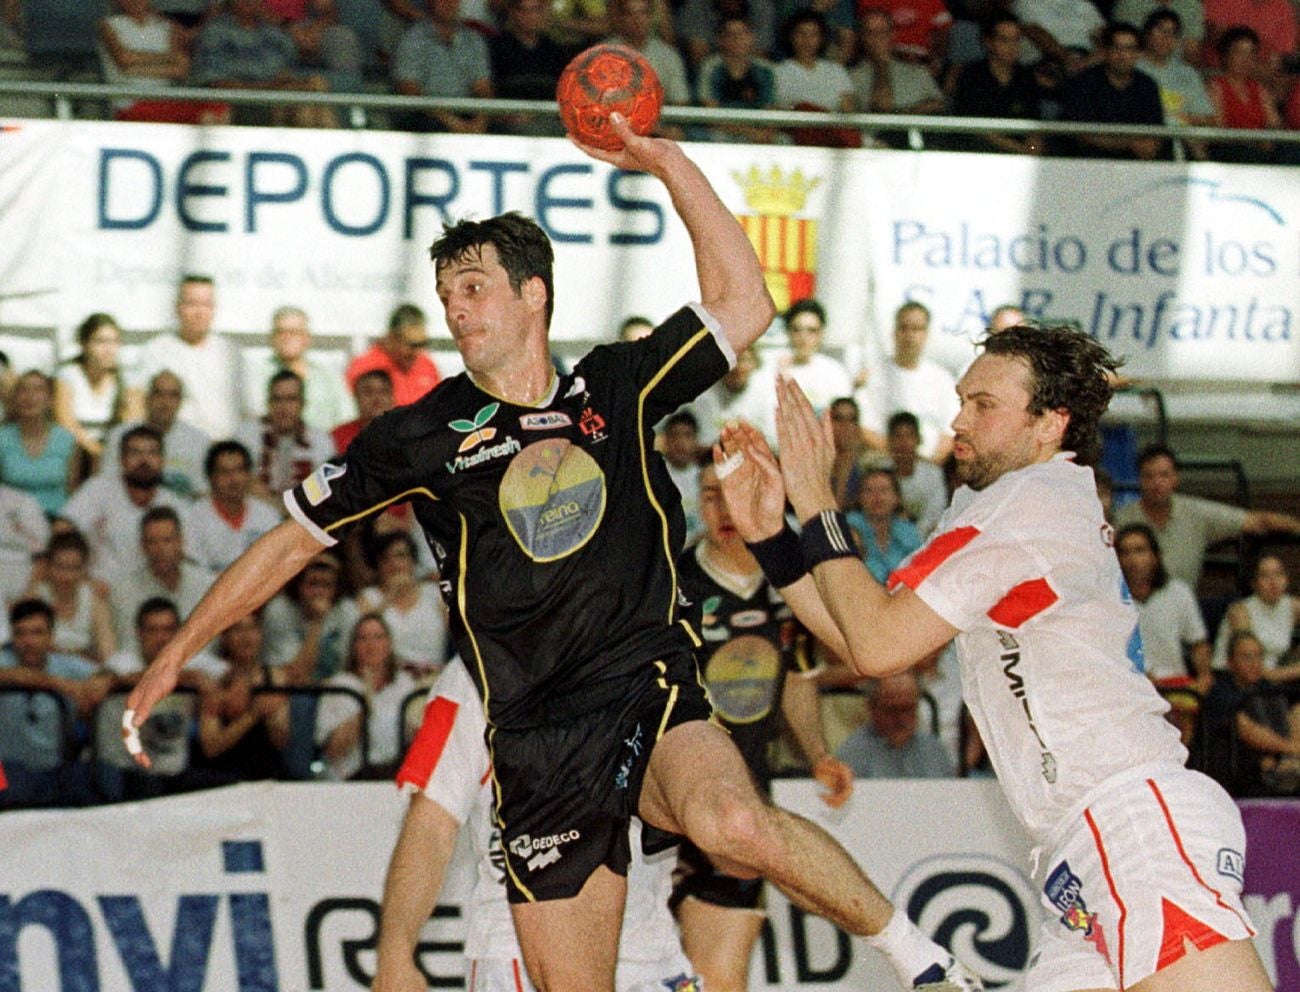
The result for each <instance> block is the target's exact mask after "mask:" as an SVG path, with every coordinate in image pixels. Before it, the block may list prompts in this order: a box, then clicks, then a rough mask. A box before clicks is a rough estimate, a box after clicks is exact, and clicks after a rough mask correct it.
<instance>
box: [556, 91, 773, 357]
mask: <svg viewBox="0 0 1300 992" xmlns="http://www.w3.org/2000/svg"><path fill="white" fill-rule="evenodd" d="M610 124H611V126H612V127H613V128H614V131H615V133H616V134H618V136H619V137H620V138H621V139H622V140H623V148H622V149H620V150H619V151H616V152H609V151H602V150H600V149H597V148H591V147H589V146H587V145H579V146H578V147H579V148H581V149H582V150H583V151H584V152H586V153H587V154H588V155H590V156H592V157H593V158H598V159H600V160H601V161H604V162H609V163H610V164H611V165H614V166H617V167H618V168H620V169H627V170H631V171H637V172H649V173H650V174H651V175H653V176H655V177H656V178H658V179H659V180H660V181H661V182H662V183H663V184H664V185H665V186H666V187H667V188H668V195H669V196H671V197H672V201H673V207H674V208H675V209H676V210H677V214H678V216H680V217H681V219H682V223H683V224H685V225H686V230H687V232H688V233H689V234H690V236H691V244H692V246H693V247H694V249H695V273H696V277H697V279H698V280H699V283H700V302H701V303H702V304H703V305H704V309H706V310H707V311H708V312H709V313H710V314H712V316H713V317H714V318H715V319H716V320H717V321H718V323H719V324H721V325H722V329H723V331H724V332H725V333H726V335H727V341H728V342H729V343H730V344H731V347H732V349H733V350H734V351H735V352H736V353H737V354H739V353H740V352H742V351H744V350H745V349H746V348H748V347H749V346H750V345H751V344H753V343H754V342H755V341H757V340H758V337H759V335H760V334H762V333H763V332H764V331H765V330H767V327H768V325H769V324H771V323H772V318H773V317H774V316H776V305H775V304H774V303H773V302H772V296H771V294H770V293H768V291H767V284H766V283H765V282H764V281H763V269H762V266H761V265H759V261H758V256H757V255H755V254H754V247H753V245H751V244H750V242H749V237H748V236H747V235H746V234H745V232H744V229H743V228H741V226H740V222H739V221H737V220H736V218H735V217H734V216H733V215H732V213H731V211H729V210H728V209H727V208H726V206H724V205H723V203H722V200H720V199H719V198H718V194H717V192H716V191H715V190H714V188H713V186H712V185H711V184H710V183H709V180H708V178H707V177H706V176H705V175H704V173H703V172H701V171H700V167H699V166H698V165H696V164H695V163H694V162H692V161H691V160H690V159H689V158H688V157H687V155H686V153H685V152H684V151H682V149H681V147H680V146H679V145H678V144H677V143H676V142H675V141H669V140H668V139H666V138H650V137H642V136H641V135H638V134H636V133H635V132H634V131H633V130H632V129H631V127H629V126H628V123H627V121H626V120H625V119H624V118H623V116H622V115H621V114H613V115H611V116H610Z"/></svg>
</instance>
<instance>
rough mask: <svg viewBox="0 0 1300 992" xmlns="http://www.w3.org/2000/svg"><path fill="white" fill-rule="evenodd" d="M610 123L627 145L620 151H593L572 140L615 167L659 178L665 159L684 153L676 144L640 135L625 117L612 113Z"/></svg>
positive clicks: (663, 139)
mask: <svg viewBox="0 0 1300 992" xmlns="http://www.w3.org/2000/svg"><path fill="white" fill-rule="evenodd" d="M609 124H610V127H612V128H613V129H614V133H615V134H617V135H618V136H619V139H620V140H622V142H623V147H622V148H620V149H618V151H607V150H605V149H603V148H593V147H592V146H591V145H584V144H583V143H582V142H580V141H577V140H575V139H573V138H572V137H570V139H569V140H570V141H572V142H573V143H574V144H575V145H577V146H578V147H579V148H581V149H582V150H583V152H585V153H586V154H588V155H590V156H591V157H592V158H595V159H600V161H602V162H608V163H609V164H610V165H612V166H614V167H615V168H619V169H624V170H626V171H628V172H649V173H652V174H654V175H657V176H658V175H661V172H662V169H663V163H664V159H665V156H668V155H673V154H681V149H680V148H679V147H678V145H677V143H676V142H675V141H669V140H668V139H667V138H655V137H652V136H650V135H641V134H637V133H636V132H635V131H633V130H632V126H631V125H630V124H628V122H627V118H626V117H624V116H623V115H622V114H619V113H613V114H610V115H609Z"/></svg>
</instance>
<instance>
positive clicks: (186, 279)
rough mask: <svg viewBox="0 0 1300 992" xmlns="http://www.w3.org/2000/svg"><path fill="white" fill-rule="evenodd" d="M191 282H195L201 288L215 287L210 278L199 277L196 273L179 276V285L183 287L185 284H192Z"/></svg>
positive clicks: (214, 282) (213, 281)
mask: <svg viewBox="0 0 1300 992" xmlns="http://www.w3.org/2000/svg"><path fill="white" fill-rule="evenodd" d="M192 282H197V283H199V284H201V285H203V286H215V285H216V281H215V280H214V279H213V278H212V277H211V276H205V275H200V274H199V273H197V272H186V273H185V275H183V276H181V281H180V284H181V285H182V286H184V285H185V284H186V283H192Z"/></svg>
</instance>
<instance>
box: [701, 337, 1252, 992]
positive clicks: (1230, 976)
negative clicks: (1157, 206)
mask: <svg viewBox="0 0 1300 992" xmlns="http://www.w3.org/2000/svg"><path fill="white" fill-rule="evenodd" d="M1116 366H1117V363H1116V362H1115V361H1114V360H1113V359H1111V358H1110V356H1109V355H1108V354H1107V353H1106V351H1105V349H1104V348H1102V347H1101V346H1100V345H1099V344H1097V343H1096V342H1095V341H1093V340H1091V339H1090V338H1088V337H1087V336H1086V335H1084V334H1082V333H1080V332H1076V331H1073V330H1070V329H1067V328H1028V327H1017V328H1014V329H1012V330H1009V331H1004V332H1003V333H1001V334H999V335H997V336H994V337H989V338H987V339H986V340H985V342H984V351H983V354H981V355H980V357H979V358H977V359H976V361H975V362H974V364H973V365H972V366H971V367H970V369H969V370H967V372H966V374H965V375H964V376H963V377H962V381H961V383H960V384H959V385H958V387H957V392H958V395H959V397H960V400H961V411H960V413H959V414H958V415H957V417H956V419H954V421H953V425H952V426H953V432H954V435H955V438H956V441H955V445H954V449H953V454H954V456H955V457H956V460H957V467H958V475H959V477H960V478H961V480H962V482H964V483H965V485H964V486H963V487H962V488H961V489H959V490H958V492H957V494H956V495H955V496H954V498H953V503H952V506H951V508H950V509H949V510H948V512H947V513H946V514H945V515H944V517H943V519H942V520H941V521H940V524H939V526H938V528H937V529H936V532H935V536H934V537H933V538H931V540H930V541H929V543H928V544H927V545H926V546H925V547H923V548H922V549H921V550H919V551H918V552H916V554H915V555H913V556H912V557H911V558H910V559H909V560H908V561H906V562H904V563H903V565H902V566H901V567H900V568H899V569H898V570H897V571H896V572H895V573H894V574H893V575H891V576H890V579H889V583H888V585H889V590H888V591H886V589H885V588H884V587H882V586H881V585H879V584H878V583H876V582H875V581H874V580H873V579H872V578H871V576H870V574H869V573H868V572H867V571H866V569H865V567H864V566H863V565H862V563H861V561H860V560H858V559H857V557H856V555H855V554H854V552H853V550H852V548H853V545H852V542H851V540H849V539H848V535H849V530H848V527H847V523H846V521H845V520H844V519H843V517H842V516H841V515H840V514H838V513H836V512H835V509H834V507H835V500H834V495H833V493H832V491H831V487H830V483H829V479H830V467H831V464H832V460H833V457H834V449H833V445H832V442H831V437H830V428H829V424H828V423H825V422H823V423H820V424H819V423H818V421H817V419H816V418H815V417H814V415H813V411H812V408H811V406H810V405H809V404H808V402H807V400H806V399H805V398H804V396H803V394H802V393H801V392H800V391H799V389H798V387H797V385H795V384H793V383H791V382H789V381H785V382H782V383H781V384H779V385H778V395H779V411H778V421H777V427H778V438H779V440H780V447H781V452H782V456H781V461H780V463H779V464H778V463H777V461H776V459H775V458H774V457H773V456H772V453H771V451H770V449H768V447H767V446H766V444H765V443H763V441H762V438H761V436H760V435H759V434H758V432H757V431H754V430H752V429H750V428H748V427H747V426H745V425H740V426H737V427H735V428H732V429H730V430H729V431H727V432H724V434H723V440H722V445H721V446H720V448H719V449H718V450H716V451H715V458H716V459H717V460H718V461H719V463H720V464H721V465H723V466H726V467H727V468H729V469H730V470H729V471H727V472H726V473H725V474H726V481H725V482H724V492H725V494H726V497H727V503H728V507H729V509H730V510H731V514H732V517H733V519H734V520H735V522H736V525H737V526H738V527H739V528H740V530H741V533H742V534H744V536H745V537H746V539H747V540H748V541H750V542H754V543H752V544H751V547H753V548H754V549H755V553H756V556H757V557H759V560H760V562H761V563H762V564H763V565H764V570H765V571H769V574H774V575H775V576H779V581H777V580H776V578H774V582H775V583H776V584H777V585H778V586H780V588H781V594H782V595H783V596H784V597H785V599H786V602H787V603H788V604H789V605H790V606H791V608H793V610H794V611H795V613H796V615H797V616H798V617H799V618H800V619H801V620H802V621H803V622H804V623H805V624H806V625H807V626H808V627H809V628H810V629H811V630H812V631H813V632H814V633H815V634H817V636H819V637H822V638H824V639H825V640H826V641H827V642H828V643H829V644H830V645H831V647H832V648H833V649H835V650H836V651H837V653H839V654H840V655H841V656H842V657H844V658H847V659H850V660H851V662H852V664H853V665H854V667H855V668H857V670H858V671H860V672H861V673H862V674H864V675H884V674H887V673H890V672H895V671H899V670H902V669H904V668H907V667H909V666H910V665H912V664H914V663H915V662H916V661H918V660H919V659H921V658H922V657H924V656H925V655H927V654H929V653H930V652H932V651H934V650H937V649H938V648H940V647H941V646H942V645H943V644H945V643H946V642H947V641H949V640H951V639H953V638H956V643H957V651H958V655H959V657H960V659H961V668H962V686H963V691H964V695H965V699H966V702H967V704H968V705H969V706H970V709H971V712H972V714H973V715H974V717H975V720H976V722H977V724H978V725H979V729H980V732H981V734H982V736H983V738H984V741H985V743H986V745H987V746H988V749H989V754H990V757H991V759H992V761H993V765H994V768H995V769H996V771H997V773H998V778H999V780H1000V781H1001V782H1002V786H1003V788H1004V789H1005V790H1006V794H1007V798H1008V800H1009V801H1010V803H1011V806H1012V808H1013V810H1014V811H1015V812H1016V814H1017V816H1018V817H1019V818H1020V820H1021V821H1022V822H1023V823H1024V825H1025V827H1026V829H1027V830H1028V831H1029V833H1030V835H1031V836H1032V837H1033V838H1034V840H1035V842H1036V847H1037V850H1036V851H1035V872H1036V876H1037V881H1038V882H1039V884H1040V887H1041V890H1042V893H1041V895H1042V902H1043V905H1044V907H1045V909H1046V910H1047V913H1048V919H1047V920H1046V922H1045V924H1044V927H1043V931H1042V935H1041V938H1040V940H1039V942H1038V954H1037V959H1036V961H1035V963H1034V964H1032V965H1031V968H1030V970H1029V973H1028V974H1027V976H1026V979H1025V981H1026V985H1027V987H1028V988H1030V989H1033V990H1035V992H1081V990H1093V989H1134V990H1140V992H1165V990H1174V989H1177V990H1179V992H1189V990H1191V992H1212V990H1213V992H1218V990H1222V989H1233V990H1238V989H1242V990H1244V989H1250V990H1258V989H1267V988H1269V987H1270V986H1269V983H1268V979H1267V976H1266V975H1265V973H1264V969H1263V966H1262V965H1261V963H1260V961H1259V958H1258V956H1257V955H1256V953H1255V950H1254V947H1253V945H1252V944H1251V943H1250V938H1251V937H1252V936H1254V930H1253V929H1252V927H1251V925H1250V922H1249V920H1248V919H1247V916H1246V913H1245V910H1244V908H1243V906H1242V902H1241V884H1242V872H1243V865H1244V856H1245V832H1244V830H1243V827H1242V822H1241V817H1240V814H1239V813H1238V811H1237V809H1236V807H1235V806H1234V805H1233V803H1232V801H1231V800H1230V799H1229V798H1228V796H1227V795H1226V794H1225V793H1224V792H1223V791H1222V790H1221V789H1220V788H1219V787H1218V786H1217V785H1216V784H1214V783H1213V782H1212V781H1210V780H1209V779H1208V778H1205V777H1204V776H1202V775H1199V774H1196V773H1194V772H1189V771H1187V770H1186V769H1185V768H1184V767H1183V765H1184V761H1185V760H1186V757H1187V755H1186V752H1185V750H1184V749H1183V747H1182V744H1181V743H1180V741H1179V739H1178V734H1177V732H1176V731H1175V730H1174V728H1173V727H1172V726H1170V725H1169V724H1168V723H1167V722H1166V721H1165V720H1164V719H1163V714H1164V712H1165V709H1166V704H1165V703H1164V701H1163V700H1162V699H1161V698H1160V697H1159V696H1158V695H1157V694H1156V692H1155V690H1154V689H1153V688H1152V686H1151V684H1150V683H1149V681H1148V680H1147V679H1146V678H1145V677H1144V675H1143V674H1142V643H1141V638H1140V636H1139V634H1138V631H1137V614H1136V612H1135V610H1134V608H1133V605H1132V603H1131V601H1130V598H1129V596H1128V590H1127V588H1126V587H1125V586H1124V583H1123V579H1122V576H1121V574H1120V570H1119V564H1118V560H1117V559H1116V557H1115V554H1114V551H1113V549H1112V543H1113V532H1112V530H1111V528H1110V526H1109V525H1108V524H1107V523H1106V521H1105V519H1104V518H1103V516H1102V512H1101V507H1100V504H1099V503H1098V501H1097V499H1096V495H1095V489H1094V482H1093V473H1092V470H1091V469H1090V468H1088V467H1087V466H1088V465H1090V464H1091V463H1092V461H1093V460H1095V457H1096V455H1097V454H1098V448H1099V443H1098V436H1097V421H1098V419H1099V418H1100V417H1101V414H1102V413H1103V412H1104V411H1105V409H1106V406H1107V404H1108V402H1109V399H1110V385H1109V382H1108V378H1107V376H1108V374H1109V373H1111V372H1113V371H1114V369H1115V368H1116ZM787 496H788V498H789V501H790V503H791V504H792V505H793V506H794V509H795V512H796V513H797V514H798V516H799V519H800V520H803V521H805V523H804V527H803V531H802V533H801V534H800V535H799V536H798V537H796V536H795V535H794V534H793V533H792V532H788V528H786V529H785V530H783V517H782V507H783V506H784V503H785V500H786V498H787ZM791 558H794V559H796V560H798V561H799V562H800V563H801V565H800V566H799V567H796V568H792V567H791V565H790V559H791ZM801 570H802V571H803V572H805V573H807V574H804V575H800V574H799V572H800V571H801Z"/></svg>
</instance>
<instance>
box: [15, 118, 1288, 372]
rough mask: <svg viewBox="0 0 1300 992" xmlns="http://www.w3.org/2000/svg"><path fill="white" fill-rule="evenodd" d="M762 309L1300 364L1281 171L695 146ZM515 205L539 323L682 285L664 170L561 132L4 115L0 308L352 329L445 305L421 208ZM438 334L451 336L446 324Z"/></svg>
mask: <svg viewBox="0 0 1300 992" xmlns="http://www.w3.org/2000/svg"><path fill="white" fill-rule="evenodd" d="M689 153H690V154H691V156H692V157H693V158H695V159H696V161H698V162H699V164H700V165H701V167H702V168H703V169H704V171H705V172H706V173H707V174H708V176H709V178H710V179H711V180H712V182H713V184H714V186H715V187H716V188H717V189H718V191H719V193H720V194H721V196H722V198H723V200H724V201H725V202H726V204H727V206H728V207H729V208H730V209H731V210H732V211H733V212H734V213H735V214H736V215H737V216H739V217H741V218H742V220H743V222H744V224H745V226H746V229H747V230H748V231H749V233H750V235H751V238H752V240H753V241H754V243H755V246H756V247H757V248H758V250H759V253H760V256H761V258H762V260H763V263H764V267H765V270H766V271H767V274H768V279H769V285H770V286H771V288H772V290H773V294H774V296H776V297H777V300H778V304H785V303H787V302H788V301H789V300H790V299H791V298H797V297H800V296H803V295H807V294H809V293H812V294H815V295H816V296H818V297H819V298H821V299H822V300H823V301H824V302H826V304H827V306H828V309H829V310H830V317H831V323H830V336H831V343H832V344H835V345H837V346H850V345H852V346H855V347H860V349H861V352H862V353H863V354H864V355H865V356H866V357H867V360H868V361H871V360H873V359H875V358H878V356H880V355H881V354H885V353H888V351H889V349H890V347H891V344H890V342H889V339H888V338H889V328H890V327H891V316H892V313H893V311H894V309H895V308H896V307H897V306H898V305H899V304H900V303H901V302H903V301H904V300H905V299H908V298H911V299H917V300H920V301H922V302H924V303H926V304H927V305H928V306H930V307H931V308H932V310H933V311H934V318H935V320H934V327H935V329H936V332H935V333H934V334H932V338H931V350H932V351H933V353H934V354H935V356H936V357H937V358H938V359H939V360H940V361H942V362H943V363H945V364H947V365H949V366H950V367H952V368H954V369H958V368H961V367H963V366H964V365H965V364H966V362H967V360H968V359H969V356H970V342H971V340H972V339H973V338H974V337H975V336H977V335H978V334H979V333H980V331H981V329H982V328H983V326H984V321H985V319H986V317H987V315H988V313H989V312H990V311H991V310H992V309H993V308H994V307H995V306H997V305H998V304H1000V303H1004V302H1016V303H1019V304H1020V305H1021V306H1023V308H1024V309H1025V310H1026V311H1028V312H1029V313H1030V314H1032V315H1034V316H1036V317H1040V318H1045V319H1068V320H1077V321H1078V322H1079V323H1080V324H1081V325H1082V326H1083V327H1084V328H1086V329H1087V330H1089V331H1090V332H1091V333H1093V334H1094V335H1096V336H1097V337H1098V338H1100V339H1101V340H1103V341H1105V342H1106V343H1107V344H1109V345H1110V346H1112V348H1113V349H1114V350H1115V351H1117V352H1118V353H1120V354H1122V355H1124V356H1126V357H1127V358H1128V360H1129V371H1130V374H1133V375H1138V376H1143V377H1148V378H1153V379H1158V380H1167V381H1192V382H1194V381H1204V380H1213V381H1216V382H1223V381H1225V380H1238V381H1252V382H1257V383H1268V382H1279V383H1280V382H1293V381H1294V380H1296V379H1297V378H1300V346H1297V343H1296V341H1295V333H1296V331H1297V320H1298V319H1300V313H1298V312H1297V308H1298V307H1300V302H1298V301H1300V183H1297V182H1296V181H1295V173H1294V170H1288V169H1283V168H1271V167H1257V168H1251V167H1243V166H1221V165H1213V164H1200V163H1198V164H1193V165H1178V164H1173V163H1168V164H1160V163H1123V162H1103V161H1096V162H1086V161H1068V160H1062V159H1046V160H1034V159H1030V158H1025V157H1017V156H995V155H962V154H949V153H942V152H926V153H907V152H889V151H870V150H865V151H864V150H854V151H831V150H826V149H815V148H796V147H755V146H748V147H747V146H727V145H708V144H697V145H691V146H689ZM503 210H519V211H522V212H524V213H526V214H529V215H531V216H533V217H535V218H537V220H538V221H539V222H540V223H541V224H542V226H543V227H544V228H545V229H546V230H547V232H548V233H549V234H550V236H551V238H552V239H553V241H554V242H555V247H556V256H557V274H556V316H555V326H554V337H555V339H556V340H557V341H559V342H561V343H562V342H564V341H579V340H583V341H591V340H599V339H603V338H607V337H609V336H610V335H612V333H613V331H614V328H615V327H616V326H617V324H618V323H619V321H620V320H621V319H622V318H623V317H624V316H626V315H628V314H631V313H644V314H646V315H649V316H651V317H653V318H660V317H663V316H666V315H667V314H668V313H669V312H671V310H672V309H674V308H675V307H676V306H677V305H678V304H679V303H681V302H682V301H685V300H687V299H690V298H692V297H694V296H695V294H696V293H697V289H696V287H695V280H694V273H693V267H692V254H691V247H690V243H689V239H688V238H687V236H686V232H685V230H684V228H683V227H682V225H681V223H680V221H678V220H677V218H676V216H675V215H674V213H673V211H672V208H671V205H670V204H669V202H668V198H667V195H666V193H665V191H664V190H663V188H662V187H661V186H660V184H659V183H658V182H657V181H656V180H654V179H652V178H650V177H648V176H643V175H638V174H628V173H621V172H617V171H614V170H612V169H610V168H609V167H608V166H606V165H604V164H602V163H598V162H593V161H592V160H590V159H588V158H586V157H585V156H583V155H582V153H580V152H579V151H577V150H576V149H575V148H574V147H573V146H572V145H570V144H568V143H567V142H565V141H561V140H556V139H522V138H506V137H463V136H448V135H413V134H393V133H381V132H353V131H334V132H320V131H305V130H275V129H267V128H208V129H198V128H188V127H180V126H168V125H153V124H124V123H98V122H56V121H11V122H8V123H7V124H6V123H0V307H2V308H3V309H2V311H0V323H5V324H10V325H26V326H53V327H58V328H60V329H61V331H62V333H63V334H64V335H65V336H66V335H67V334H68V333H69V330H70V328H72V327H74V326H75V325H76V323H77V322H78V321H79V320H80V319H81V318H82V317H84V316H85V315H86V314H87V313H89V312H91V311H92V310H106V311H108V312H110V313H113V314H115V315H116V316H117V317H118V318H119V320H121V321H122V323H123V324H124V325H125V326H126V327H128V328H133V329H160V328H165V327H168V326H169V325H170V324H171V321H172V305H173V299H174V289H175V284H176V280H177V277H178V276H179V275H180V274H181V273H183V272H201V273H206V274H210V275H212V276H213V277H215V279H216V280H217V284H218V300H219V303H218V317H217V323H218V326H219V327H221V328H223V329H226V330H229V331H234V332H245V331H265V330H266V329H267V328H268V326H269V320H270V314H271V312H272V311H273V310H274V309H275V308H276V307H278V306H281V305H284V304H296V305H300V306H303V307H304V308H305V309H306V310H307V311H308V313H309V315H310V317H311V318H312V322H313V326H314V327H315V329H316V330H317V331H318V332H322V333H330V334H341V335H355V336H358V337H362V336H367V335H372V334H375V333H377V332H378V331H380V330H381V329H382V327H383V323H384V320H385V318H386V316H387V314H388V312H389V310H390V309H391V307H392V306H393V305H395V304H396V303H398V302H402V301H406V300H411V301H415V302H417V303H419V304H420V305H422V306H424V307H426V308H428V309H429V310H430V311H431V312H433V313H435V315H436V314H437V312H438V304H437V301H436V299H435V297H434V295H433V292H432V279H431V273H430V271H429V266H428V262H427V253H426V249H427V246H428V244H429V243H430V241H431V240H432V239H433V238H434V237H435V236H436V235H437V233H438V231H439V230H440V225H441V224H442V222H443V221H444V220H446V219H448V218H460V217H465V216H477V217H485V216H489V215H492V214H494V213H497V212H500V211H503ZM442 333H443V334H445V331H443V332H442Z"/></svg>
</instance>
